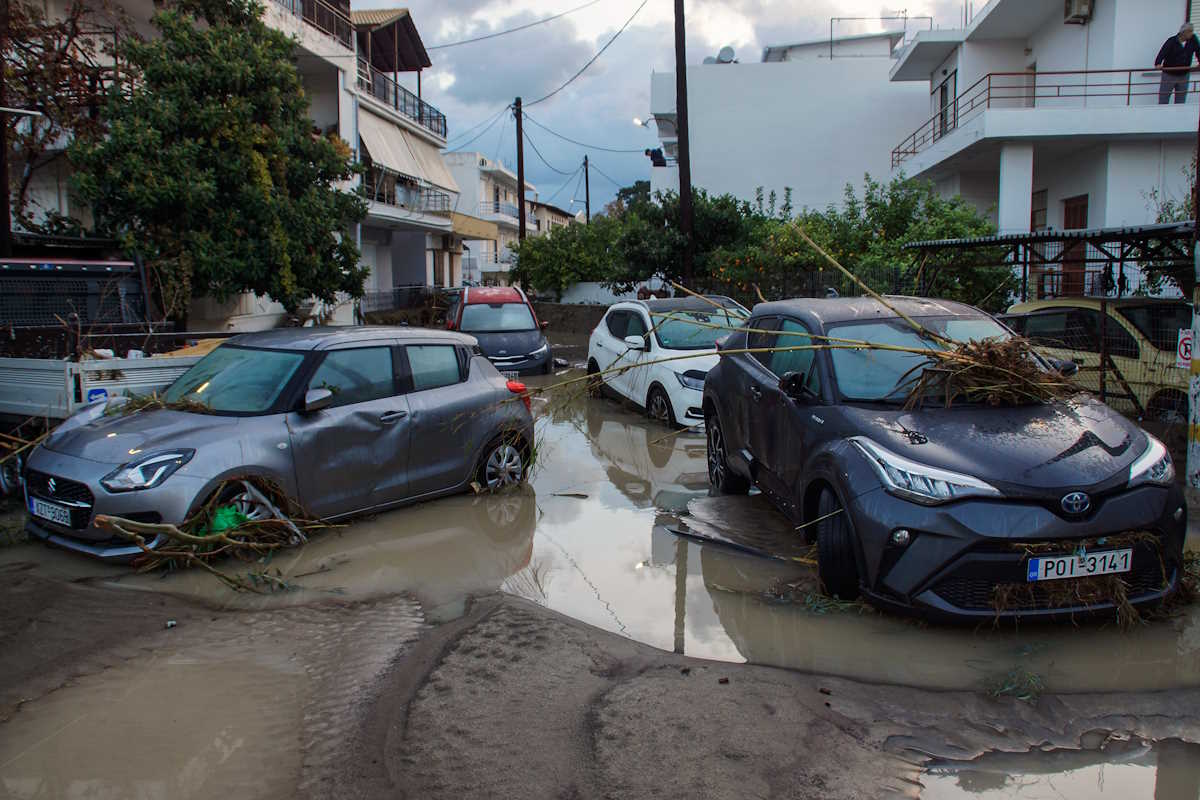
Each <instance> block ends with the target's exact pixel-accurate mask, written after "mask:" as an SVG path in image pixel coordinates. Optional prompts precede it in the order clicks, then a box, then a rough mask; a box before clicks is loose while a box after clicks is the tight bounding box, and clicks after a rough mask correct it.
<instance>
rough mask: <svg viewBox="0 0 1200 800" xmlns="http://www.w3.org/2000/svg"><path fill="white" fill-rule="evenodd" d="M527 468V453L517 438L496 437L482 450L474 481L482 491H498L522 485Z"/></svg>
mask: <svg viewBox="0 0 1200 800" xmlns="http://www.w3.org/2000/svg"><path fill="white" fill-rule="evenodd" d="M528 468H529V451H528V448H526V447H525V446H524V444H523V443H522V442H521V441H520V439H519V437H517V436H515V435H512V434H509V435H502V436H497V437H496V438H495V439H493V440H492V441H491V442H490V443H489V444H488V446H487V447H485V448H483V455H482V456H481V457H480V459H479V466H478V467H477V468H476V470H475V481H476V482H477V483H478V484H479V487H480V488H481V489H483V490H484V491H491V492H494V491H499V490H501V489H507V488H509V487H510V486H518V485H520V484H521V483H523V482H524V480H525V474H526V471H527V470H528Z"/></svg>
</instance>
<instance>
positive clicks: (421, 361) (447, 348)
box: [405, 306, 470, 392]
mask: <svg viewBox="0 0 1200 800" xmlns="http://www.w3.org/2000/svg"><path fill="white" fill-rule="evenodd" d="M467 307H468V308H470V306H467ZM405 352H407V353H408V368H409V370H410V371H411V372H412V382H413V391H415V392H419V391H421V390H422V389H437V388H439V387H441V386H451V385H453V384H455V383H458V382H459V381H461V380H462V363H461V362H460V361H459V358H458V348H457V347H455V346H454V345H445V344H410V345H408V346H407V347H406V348H405Z"/></svg>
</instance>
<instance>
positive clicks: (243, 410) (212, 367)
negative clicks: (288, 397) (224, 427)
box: [164, 344, 304, 414]
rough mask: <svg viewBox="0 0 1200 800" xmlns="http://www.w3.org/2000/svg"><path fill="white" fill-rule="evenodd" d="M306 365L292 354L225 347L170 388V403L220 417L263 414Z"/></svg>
mask: <svg viewBox="0 0 1200 800" xmlns="http://www.w3.org/2000/svg"><path fill="white" fill-rule="evenodd" d="M303 361H304V353H299V352H295V351H292V350H259V349H255V348H249V347H236V346H234V345H228V344H226V345H221V346H220V347H218V348H217V349H216V350H213V351H212V352H211V353H209V354H208V355H206V356H205V357H204V358H202V359H200V361H198V362H197V363H196V364H195V365H194V366H193V367H192V368H191V369H189V370H188V371H187V372H185V373H183V375H181V376H179V379H178V380H176V381H175V382H174V383H172V384H171V385H170V386H169V387H167V390H166V392H165V393H164V399H165V400H166V401H167V402H168V403H179V402H191V403H203V404H204V405H206V406H208V407H209V408H210V409H212V410H213V412H215V413H217V414H221V413H226V414H263V413H266V412H267V411H269V410H270V409H271V408H272V407H273V406H274V405H275V401H276V400H278V399H279V393H280V392H282V391H283V387H284V386H286V385H287V382H288V381H289V380H291V377H292V375H294V374H295V373H296V370H297V369H298V368H299V367H300V364H301V362H303Z"/></svg>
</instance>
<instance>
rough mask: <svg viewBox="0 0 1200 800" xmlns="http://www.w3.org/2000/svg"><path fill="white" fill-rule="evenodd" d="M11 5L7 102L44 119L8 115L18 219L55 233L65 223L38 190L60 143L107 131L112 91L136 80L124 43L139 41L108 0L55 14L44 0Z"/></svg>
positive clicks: (3, 120)
mask: <svg viewBox="0 0 1200 800" xmlns="http://www.w3.org/2000/svg"><path fill="white" fill-rule="evenodd" d="M5 7H6V13H5V14H3V15H0V16H2V17H3V18H2V19H0V26H3V32H2V33H0V39H3V40H4V46H3V48H2V53H3V68H4V83H5V86H4V90H5V91H4V94H5V97H4V103H2V104H0V105H6V106H10V107H13V108H19V109H23V110H28V111H37V112H39V113H40V115H41V116H38V117H33V118H29V117H25V116H17V115H14V114H0V124H3V125H4V126H5V128H6V129H7V134H8V135H7V137H6V139H5V142H6V143H7V144H8V150H9V152H8V161H9V165H10V170H9V186H8V187H7V189H8V191H9V193H10V195H9V196H10V198H11V202H12V206H11V207H12V212H13V218H14V219H15V220H16V222H17V224H19V225H20V226H21V227H23V228H25V229H27V230H32V231H45V232H52V231H55V230H58V229H59V228H61V225H62V221H61V220H58V219H57V218H56V216H55V215H56V212H57V209H52V208H42V207H40V206H38V204H37V202H36V201H35V199H34V198H32V197H31V193H30V187H31V186H32V185H33V182H34V180H35V177H36V176H37V174H38V173H39V172H41V171H42V170H45V169H48V168H50V167H51V166H52V164H53V162H54V161H55V160H56V159H58V158H60V157H61V156H62V150H61V149H60V148H59V143H60V142H61V141H62V139H63V137H64V136H65V135H67V134H68V132H72V133H75V134H76V135H84V136H96V135H98V134H99V133H101V132H102V131H103V127H104V123H103V119H102V117H101V116H100V106H101V104H102V103H103V101H104V94H105V92H106V91H107V90H108V89H109V88H110V87H112V86H113V85H114V83H115V82H116V81H119V80H122V79H125V80H128V79H129V78H130V75H129V74H128V73H127V72H126V71H124V70H123V69H122V67H123V66H124V65H122V64H121V62H120V61H119V60H117V59H116V58H115V56H116V47H117V43H118V42H119V41H121V40H122V39H128V38H130V37H132V36H134V31H133V26H132V25H131V24H130V22H129V20H128V18H127V17H126V15H125V14H124V13H123V12H122V11H121V10H120V9H119V8H117V7H114V6H112V5H111V4H110V3H108V2H106V0H68V2H67V3H66V5H65V7H64V8H62V9H61V11H59V12H58V13H56V14H55V15H54V16H53V17H48V16H47V15H46V11H45V7H44V4H43V3H42V2H40V0H37V1H35V0H6V2H5ZM47 217H50V219H49V220H47Z"/></svg>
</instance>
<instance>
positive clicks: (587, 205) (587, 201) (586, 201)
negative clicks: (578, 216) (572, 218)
mask: <svg viewBox="0 0 1200 800" xmlns="http://www.w3.org/2000/svg"><path fill="white" fill-rule="evenodd" d="M587 159H588V157H587V156H584V157H583V213H584V219H586V220H587V224H588V225H591V224H592V188H591V184H589V183H588V162H587ZM575 185H576V186H578V185H579V184H575Z"/></svg>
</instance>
